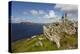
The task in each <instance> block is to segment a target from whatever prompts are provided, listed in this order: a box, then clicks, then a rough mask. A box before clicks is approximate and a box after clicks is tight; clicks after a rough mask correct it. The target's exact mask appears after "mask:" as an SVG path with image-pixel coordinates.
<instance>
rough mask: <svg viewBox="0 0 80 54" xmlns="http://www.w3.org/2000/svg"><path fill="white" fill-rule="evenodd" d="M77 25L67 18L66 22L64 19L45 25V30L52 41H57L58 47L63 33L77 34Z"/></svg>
mask: <svg viewBox="0 0 80 54" xmlns="http://www.w3.org/2000/svg"><path fill="white" fill-rule="evenodd" d="M76 27H77V24H76V23H74V22H72V21H69V20H68V19H66V20H65V23H64V22H63V21H62V22H56V23H51V24H49V25H44V26H43V31H44V35H45V36H46V38H47V39H49V40H50V41H52V42H55V43H56V45H57V47H58V48H59V47H60V39H61V38H62V37H63V35H62V33H66V34H69V35H72V34H75V33H76V32H77V30H76Z"/></svg>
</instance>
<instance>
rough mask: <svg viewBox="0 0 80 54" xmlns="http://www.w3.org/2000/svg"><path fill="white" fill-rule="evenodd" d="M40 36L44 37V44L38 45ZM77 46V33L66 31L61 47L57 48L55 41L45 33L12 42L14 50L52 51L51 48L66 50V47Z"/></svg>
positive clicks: (73, 47)
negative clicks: (47, 37)
mask: <svg viewBox="0 0 80 54" xmlns="http://www.w3.org/2000/svg"><path fill="white" fill-rule="evenodd" d="M38 38H44V39H43V40H41V42H42V43H43V46H40V45H38V46H37V45H36V42H37V41H39V39H38ZM71 47H72V49H75V48H77V35H76V34H75V35H68V34H65V33H64V38H62V39H61V47H60V48H57V46H56V44H55V43H52V42H50V41H49V40H48V39H46V37H45V36H44V35H38V36H37V37H35V38H32V39H30V40H27V39H23V40H18V41H16V42H14V43H12V52H31V51H50V50H62V49H63V50H64V49H70V48H71Z"/></svg>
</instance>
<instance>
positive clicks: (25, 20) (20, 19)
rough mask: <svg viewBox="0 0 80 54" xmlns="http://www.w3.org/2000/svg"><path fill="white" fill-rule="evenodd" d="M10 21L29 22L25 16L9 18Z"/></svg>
mask: <svg viewBox="0 0 80 54" xmlns="http://www.w3.org/2000/svg"><path fill="white" fill-rule="evenodd" d="M11 22H12V23H21V22H31V21H30V20H27V19H26V18H11Z"/></svg>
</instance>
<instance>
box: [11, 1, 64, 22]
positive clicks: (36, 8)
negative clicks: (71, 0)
mask: <svg viewBox="0 0 80 54" xmlns="http://www.w3.org/2000/svg"><path fill="white" fill-rule="evenodd" d="M55 6H56V4H48V3H31V2H17V1H14V2H12V6H11V7H12V9H11V22H12V23H20V22H34V23H51V22H56V21H59V19H61V16H62V15H63V11H61V10H60V9H61V8H55Z"/></svg>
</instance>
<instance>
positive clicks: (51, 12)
mask: <svg viewBox="0 0 80 54" xmlns="http://www.w3.org/2000/svg"><path fill="white" fill-rule="evenodd" d="M54 17H56V14H55V12H54V11H53V10H50V11H49V13H48V14H45V15H44V17H43V18H54Z"/></svg>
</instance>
